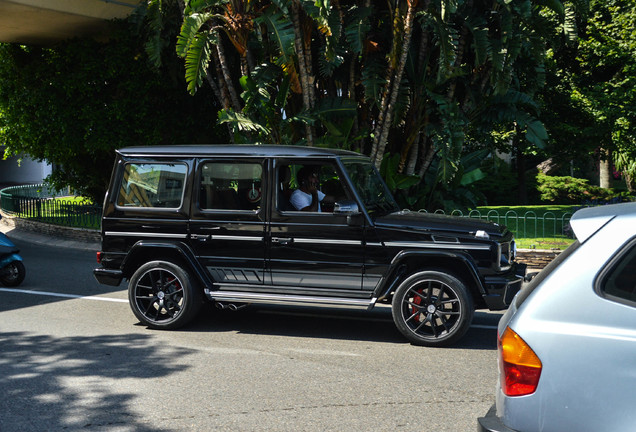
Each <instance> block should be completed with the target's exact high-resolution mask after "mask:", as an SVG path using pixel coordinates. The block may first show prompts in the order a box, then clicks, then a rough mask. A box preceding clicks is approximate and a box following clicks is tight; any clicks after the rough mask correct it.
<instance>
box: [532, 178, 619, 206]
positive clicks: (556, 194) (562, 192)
mask: <svg viewBox="0 0 636 432" xmlns="http://www.w3.org/2000/svg"><path fill="white" fill-rule="evenodd" d="M537 182H538V185H537V190H538V191H539V193H540V194H541V200H542V201H549V202H553V203H558V204H582V203H584V202H590V201H596V202H598V201H605V202H606V201H611V200H614V199H615V198H617V197H619V196H620V194H617V193H615V192H614V191H613V190H612V189H604V188H601V187H598V186H594V185H590V184H589V180H587V179H580V178H575V177H569V176H563V177H553V176H547V175H545V174H542V173H539V174H538V175H537Z"/></svg>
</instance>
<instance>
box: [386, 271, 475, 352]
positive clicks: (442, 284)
mask: <svg viewBox="0 0 636 432" xmlns="http://www.w3.org/2000/svg"><path fill="white" fill-rule="evenodd" d="M392 313H393V321H394V322H395V325H396V326H397V328H398V330H399V331H400V332H401V333H402V334H403V335H404V336H405V337H406V338H407V339H408V340H409V341H410V342H411V343H413V344H415V345H423V346H430V347H437V346H446V345H450V344H452V343H454V342H456V341H458V340H459V339H460V338H461V337H462V336H464V334H466V332H467V331H468V328H469V327H470V324H471V322H472V320H473V314H474V305H473V299H472V297H471V296H470V294H469V293H468V291H467V290H466V286H465V285H464V283H463V282H462V281H461V280H459V279H458V278H456V277H455V276H453V275H451V274H448V273H444V272H441V271H437V270H428V271H422V272H419V273H415V274H412V275H411V276H409V277H408V278H407V279H406V280H405V281H404V282H402V283H401V284H400V286H399V287H398V289H397V290H396V291H395V295H394V296H393V304H392Z"/></svg>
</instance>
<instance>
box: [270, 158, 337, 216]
mask: <svg viewBox="0 0 636 432" xmlns="http://www.w3.org/2000/svg"><path fill="white" fill-rule="evenodd" d="M277 177H278V178H277V185H278V188H277V198H276V199H277V208H278V210H279V211H281V212H286V211H303V209H304V211H311V212H321V213H331V212H333V208H334V204H335V202H337V201H340V200H343V199H347V198H348V194H347V193H346V191H345V188H344V185H343V183H342V180H341V178H340V175H339V174H338V170H337V169H336V166H335V165H333V164H332V163H323V164H320V163H317V162H315V161H312V162H308V163H289V164H282V165H279V167H278V170H277ZM313 189H315V190H316V191H317V196H318V197H319V200H320V203H319V205H318V206H317V207H315V208H312V209H308V206H310V204H311V203H312V190H313Z"/></svg>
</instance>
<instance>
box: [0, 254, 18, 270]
mask: <svg viewBox="0 0 636 432" xmlns="http://www.w3.org/2000/svg"><path fill="white" fill-rule="evenodd" d="M14 261H22V257H21V256H20V255H18V254H17V253H14V254H11V255H7V256H5V257H3V258H0V269H1V268H3V267H4V266H6V265H8V264H11V263H12V262H14Z"/></svg>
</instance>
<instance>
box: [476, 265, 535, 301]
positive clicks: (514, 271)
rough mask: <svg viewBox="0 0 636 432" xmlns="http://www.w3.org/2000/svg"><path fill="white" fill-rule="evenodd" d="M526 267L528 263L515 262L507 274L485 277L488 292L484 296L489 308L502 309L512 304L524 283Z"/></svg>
mask: <svg viewBox="0 0 636 432" xmlns="http://www.w3.org/2000/svg"><path fill="white" fill-rule="evenodd" d="M526 269H527V265H526V264H519V263H515V264H514V265H513V266H512V267H511V268H510V270H509V271H508V272H507V273H505V274H502V275H497V276H486V277H485V279H484V284H485V286H486V294H484V296H483V297H484V302H485V303H486V306H487V307H488V309H490V310H502V309H506V308H507V307H508V306H510V303H511V302H512V299H513V298H514V297H515V295H516V294H517V293H518V292H519V290H520V289H521V286H522V285H523V281H524V279H525V276H526Z"/></svg>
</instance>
